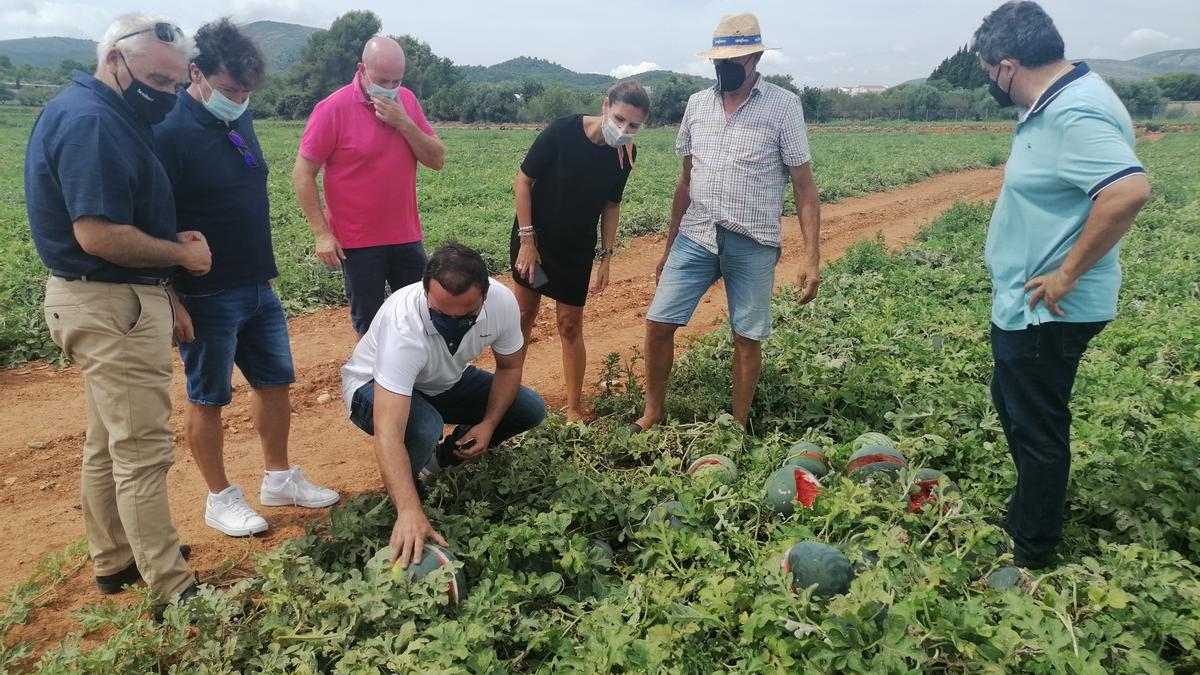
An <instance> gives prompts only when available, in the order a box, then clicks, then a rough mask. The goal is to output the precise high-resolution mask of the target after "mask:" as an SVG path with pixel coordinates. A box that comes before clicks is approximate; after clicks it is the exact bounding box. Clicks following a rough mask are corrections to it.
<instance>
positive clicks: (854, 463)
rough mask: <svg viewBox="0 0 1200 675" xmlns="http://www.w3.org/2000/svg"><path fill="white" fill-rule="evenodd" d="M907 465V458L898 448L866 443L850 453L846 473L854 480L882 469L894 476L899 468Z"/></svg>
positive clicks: (897, 473) (898, 471)
mask: <svg viewBox="0 0 1200 675" xmlns="http://www.w3.org/2000/svg"><path fill="white" fill-rule="evenodd" d="M907 465H908V460H906V459H904V455H903V454H901V453H900V451H899V450H897V449H895V448H890V447H887V446H883V445H868V446H866V447H862V448H859V449H857V450H855V451H854V452H852V453H850V460H849V461H848V462H846V474H847V475H849V476H850V477H852V478H854V479H855V480H863V479H865V478H866V477H867V476H870V475H872V474H874V473H878V472H881V471H882V472H886V473H890V474H891V475H892V477H893V478H895V477H896V476H899V475H900V469H901V468H903V467H905V466H907Z"/></svg>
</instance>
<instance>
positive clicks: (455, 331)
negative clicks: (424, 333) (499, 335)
mask: <svg viewBox="0 0 1200 675" xmlns="http://www.w3.org/2000/svg"><path fill="white" fill-rule="evenodd" d="M429 318H430V319H431V320H432V321H433V327H434V328H436V329H437V332H438V333H439V334H440V335H441V336H442V337H443V338H445V339H446V347H447V348H448V349H449V350H450V353H451V354H454V353H455V352H457V351H458V346H459V345H460V344H462V339H463V338H464V337H466V336H467V333H468V332H470V330H471V327H472V326H474V325H475V322H476V321H478V320H479V315H478V314H468V315H466V316H450V315H449V314H443V313H441V312H439V311H437V310H436V309H434V308H432V307H430V308H429Z"/></svg>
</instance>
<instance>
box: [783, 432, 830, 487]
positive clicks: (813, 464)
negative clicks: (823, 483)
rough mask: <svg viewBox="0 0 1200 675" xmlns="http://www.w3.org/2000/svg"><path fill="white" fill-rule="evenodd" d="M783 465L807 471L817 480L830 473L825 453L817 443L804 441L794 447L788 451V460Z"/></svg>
mask: <svg viewBox="0 0 1200 675" xmlns="http://www.w3.org/2000/svg"><path fill="white" fill-rule="evenodd" d="M783 465H784V466H798V467H800V468H801V469H806V470H807V471H808V472H809V473H811V474H812V475H814V476H816V477H817V478H824V477H825V475H826V474H828V473H829V461H828V460H826V459H825V453H824V452H823V451H822V450H821V447H820V446H818V445H817V444H815V443H807V442H804V441H801V442H799V443H797V444H795V445H793V446H792V447H791V449H790V450H788V454H787V459H785V460H784V462H783Z"/></svg>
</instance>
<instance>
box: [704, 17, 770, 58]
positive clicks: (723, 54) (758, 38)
mask: <svg viewBox="0 0 1200 675" xmlns="http://www.w3.org/2000/svg"><path fill="white" fill-rule="evenodd" d="M768 49H770V50H775V49H778V47H764V46H763V44H762V31H761V30H759V28H758V19H757V18H756V17H755V16H754V15H753V14H730V15H726V16H723V17H721V23H719V24H717V29H716V30H715V31H713V40H712V49H709V50H708V51H703V52H700V53H698V54H696V56H699V57H700V58H702V59H736V58H737V57H739V56H745V55H747V54H753V53H755V52H762V51H766V50H768Z"/></svg>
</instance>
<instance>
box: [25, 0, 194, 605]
mask: <svg viewBox="0 0 1200 675" xmlns="http://www.w3.org/2000/svg"><path fill="white" fill-rule="evenodd" d="M191 49H192V43H191V41H190V40H189V39H188V38H187V37H186V36H184V35H183V32H182V31H180V30H179V29H178V28H177V27H175V26H174V25H172V24H170V23H169V22H167V21H166V20H165V19H163V18H162V17H157V16H149V15H144V14H141V15H135V14H130V15H126V16H123V17H120V18H119V19H117V20H116V21H115V22H113V24H112V25H111V26H109V27H108V30H107V31H106V32H105V34H104V38H103V39H102V40H101V41H100V44H99V45H98V47H97V51H96V55H97V59H98V65H97V67H96V73H95V76H91V75H87V74H86V73H82V72H79V71H76V72H75V73H73V74H72V75H71V79H72V81H73V84H72V85H71V86H69V87H67V89H66V90H64V91H63V92H62V93H61V94H59V95H58V96H56V97H55V98H54V100H52V101H50V103H48V104H47V105H46V109H45V110H44V111H43V112H42V114H41V116H40V117H39V118H38V120H37V122H36V123H35V124H34V126H33V131H32V133H31V134H30V137H29V144H28V145H27V147H26V151H25V202H26V208H27V210H28V213H29V229H30V232H31V234H32V235H33V242H34V245H35V246H36V247H37V251H38V255H39V256H40V257H41V259H42V262H43V263H45V265H46V267H48V268H50V273H51V277H50V280H49V281H48V282H47V284H46V300H45V312H46V323H47V324H48V325H49V328H50V335H51V336H52V337H53V338H54V341H55V343H57V344H58V345H59V346H60V347H61V348H62V349H63V351H64V352H65V353H66V354H67V356H69V357H70V358H71V359H72V360H74V361H75V362H76V363H78V364H79V368H80V371H81V372H82V373H83V386H84V392H85V394H86V401H87V440H86V441H85V443H84V450H83V469H82V483H81V490H80V492H81V502H82V507H83V508H82V510H83V521H84V527H85V529H86V531H87V538H88V544H89V547H90V552H91V557H92V560H93V562H94V565H95V571H96V583H97V586H99V589H100V591H101V592H102V593H106V594H107V593H118V592H120V591H121V590H122V588H123V587H124V586H125V585H128V584H132V583H135V582H137V581H138V580H139V578H143V579H145V580H146V582H147V583H148V584H149V585H150V586H151V588H152V589H153V590H154V591H156V592H157V593H158V594H159V597H161V598H162V599H163V600H164V601H165V600H169V599H171V598H173V597H176V596H182V597H183V598H184V599H186V598H187V597H190V596H191V595H192V594H194V592H195V591H194V588H195V578H194V577H193V575H192V573H191V572H190V571H188V567H187V563H186V562H185V561H184V558H183V555H181V553H182V551H181V550H180V546H179V535H178V534H177V533H176V531H175V526H174V525H173V524H172V523H171V512H170V507H169V502H168V500H167V470H168V469H169V468H170V467H171V464H172V463H173V461H174V448H173V439H174V434H173V433H172V431H171V426H170V417H171V398H170V386H171V371H172V362H171V361H172V359H171V328H172V325H171V305H170V301H169V299H168V297H167V291H166V288H165V283H166V280H167V279H168V278H170V277H171V276H172V275H173V274H174V273H175V268H176V266H179V267H182V268H183V269H184V270H185V271H186V272H188V273H190V274H193V275H203V274H204V273H206V272H208V269H209V266H210V264H211V256H210V253H209V249H208V245H207V243H206V242H205V239H204V236H203V235H201V234H200V233H198V232H194V231H183V232H178V233H177V232H176V227H175V204H174V202H173V201H172V198H171V184H170V182H169V181H168V179H167V174H166V172H165V171H163V168H162V165H161V164H159V161H158V159H157V158H156V157H155V156H154V136H153V134H152V133H151V130H150V125H152V124H155V123H157V122H159V121H161V120H162V118H163V116H164V115H166V114H167V112H169V111H170V110H171V108H173V107H174V106H175V85H176V84H177V83H178V82H179V81H180V79H181V78H183V77H184V74H185V73H186V65H187V57H188V55H189V53H190V51H191ZM162 608H163V606H160V607H159V608H158V612H157V613H158V614H159V615H160V616H161V611H162Z"/></svg>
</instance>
